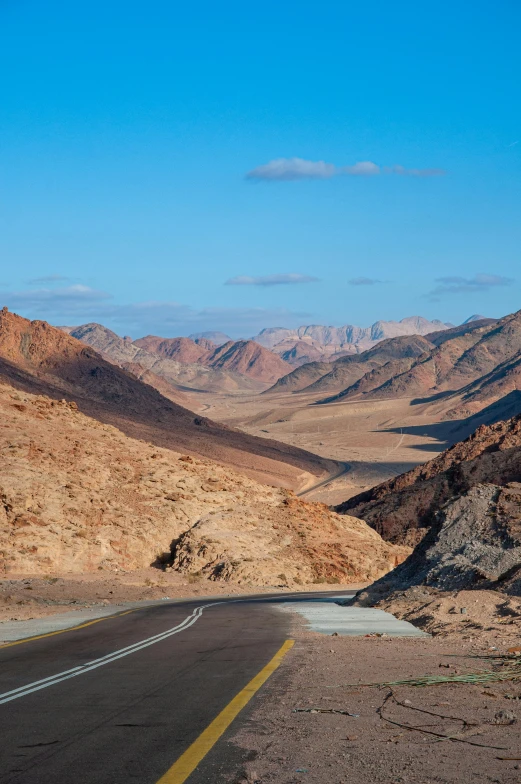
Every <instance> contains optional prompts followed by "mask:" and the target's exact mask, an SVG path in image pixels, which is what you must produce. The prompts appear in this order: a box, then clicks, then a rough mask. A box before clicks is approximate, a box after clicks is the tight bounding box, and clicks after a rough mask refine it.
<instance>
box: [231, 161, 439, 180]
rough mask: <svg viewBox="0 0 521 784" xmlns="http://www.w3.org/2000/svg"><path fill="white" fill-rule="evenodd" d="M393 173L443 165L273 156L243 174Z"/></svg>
mask: <svg viewBox="0 0 521 784" xmlns="http://www.w3.org/2000/svg"><path fill="white" fill-rule="evenodd" d="M380 174H383V175H388V174H397V175H401V176H408V177H438V176H441V175H443V174H446V172H445V170H444V169H435V168H429V169H407V168H406V167H405V166H399V165H395V166H379V165H378V164H377V163H373V161H358V162H357V163H354V164H352V165H349V166H336V165H335V164H333V163H326V162H325V161H307V160H305V159H304V158H276V159H275V160H273V161H269V162H268V163H265V164H263V165H262V166H257V167H256V168H255V169H252V170H251V171H249V172H248V173H247V174H246V179H247V180H258V181H261V180H265V181H268V182H269V181H272V182H277V181H278V182H281V181H291V180H326V179H330V178H331V177H338V176H350V177H374V176H376V175H380Z"/></svg>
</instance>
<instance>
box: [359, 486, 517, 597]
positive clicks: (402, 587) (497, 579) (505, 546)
mask: <svg viewBox="0 0 521 784" xmlns="http://www.w3.org/2000/svg"><path fill="white" fill-rule="evenodd" d="M413 586H430V587H433V588H436V589H437V591H445V592H446V591H462V590H467V589H476V588H478V589H488V590H490V589H491V590H500V591H503V592H506V593H510V594H514V595H518V596H521V483H519V482H512V483H509V484H506V485H504V486H498V485H496V484H476V485H474V486H473V487H471V488H470V489H469V490H467V491H466V492H464V493H463V494H462V495H459V496H455V497H453V498H452V499H451V500H450V501H448V502H447V503H446V504H445V505H444V506H442V507H441V509H440V510H439V511H438V512H437V513H436V514H435V515H434V517H433V520H432V524H431V526H430V528H429V531H428V533H427V534H426V536H425V538H424V539H423V540H422V541H421V542H420V544H419V545H418V546H417V547H416V548H415V550H414V552H413V553H412V554H411V555H410V556H409V558H408V559H407V560H406V561H405V562H404V563H403V564H401V565H400V566H399V567H398V568H397V569H396V570H395V571H394V572H393V573H392V574H389V575H388V576H386V577H383V578H382V579H380V580H379V581H378V582H376V583H375V584H374V585H372V586H371V587H370V588H369V589H368V590H367V591H365V592H364V593H363V594H362V597H360V601H361V602H362V603H371V604H373V603H375V602H377V601H380V600H381V599H383V598H387V597H389V595H391V594H393V593H394V592H396V591H407V590H408V589H410V588H411V587H413Z"/></svg>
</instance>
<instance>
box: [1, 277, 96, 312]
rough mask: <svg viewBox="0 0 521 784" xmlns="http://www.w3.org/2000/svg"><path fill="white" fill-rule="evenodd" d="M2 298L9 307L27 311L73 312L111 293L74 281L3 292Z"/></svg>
mask: <svg viewBox="0 0 521 784" xmlns="http://www.w3.org/2000/svg"><path fill="white" fill-rule="evenodd" d="M2 299H3V301H4V302H6V303H7V305H8V306H9V307H10V308H14V309H16V308H24V310H26V311H29V312H33V311H34V312H37V313H40V314H44V313H52V312H54V311H55V310H56V309H59V310H60V311H63V312H75V311H77V310H78V309H80V310H81V309H84V308H85V307H89V306H90V305H92V304H95V303H99V302H102V301H103V300H107V299H111V295H110V294H107V293H106V292H105V291H99V290H97V289H93V288H91V287H90V286H83V285H82V284H81V283H75V284H74V285H72V286H64V287H62V288H54V289H48V288H39V289H29V290H27V291H11V292H4V293H3V295H2Z"/></svg>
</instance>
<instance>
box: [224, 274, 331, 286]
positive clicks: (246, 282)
mask: <svg viewBox="0 0 521 784" xmlns="http://www.w3.org/2000/svg"><path fill="white" fill-rule="evenodd" d="M318 280H319V278H314V277H313V276H312V275H301V274H300V273H298V272H290V273H284V274H282V275H258V276H252V275H236V276H235V277H234V278H230V279H229V280H227V281H226V283H225V285H226V286H281V285H293V284H296V283H316V282H317V281H318Z"/></svg>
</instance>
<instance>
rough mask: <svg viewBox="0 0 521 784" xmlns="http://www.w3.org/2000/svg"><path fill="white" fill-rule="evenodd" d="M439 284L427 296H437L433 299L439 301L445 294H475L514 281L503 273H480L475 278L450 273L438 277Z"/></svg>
mask: <svg viewBox="0 0 521 784" xmlns="http://www.w3.org/2000/svg"><path fill="white" fill-rule="evenodd" d="M435 282H436V283H437V284H438V285H437V286H436V287H435V288H434V289H432V291H430V292H429V293H428V294H426V295H425V296H427V297H429V298H431V299H432V298H435V299H433V301H435V302H439V298H440V297H441V296H443V295H445V294H475V293H478V292H484V291H489V290H490V289H491V288H494V287H496V286H509V285H510V284H511V283H513V282H514V281H513V279H512V278H505V277H504V276H503V275H489V274H486V273H479V274H477V275H474V277H473V278H462V277H460V276H459V275H449V276H446V277H443V278H436V281H435Z"/></svg>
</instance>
